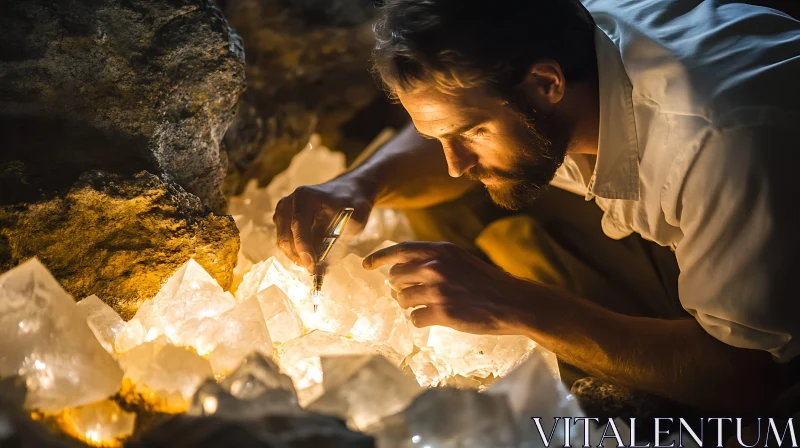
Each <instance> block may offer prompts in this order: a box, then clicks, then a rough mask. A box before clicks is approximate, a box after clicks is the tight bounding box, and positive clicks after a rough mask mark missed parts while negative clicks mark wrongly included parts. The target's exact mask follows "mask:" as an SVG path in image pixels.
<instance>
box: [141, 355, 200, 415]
mask: <svg viewBox="0 0 800 448" xmlns="http://www.w3.org/2000/svg"><path fill="white" fill-rule="evenodd" d="M212 376H213V374H212V372H211V366H210V365H209V363H208V361H206V360H205V359H203V358H201V357H200V356H199V355H197V354H196V353H192V352H191V351H189V350H187V349H185V348H183V347H175V346H174V345H166V346H164V347H162V348H161V349H158V350H157V351H156V353H155V356H154V357H153V358H152V360H151V361H150V362H149V363H147V367H146V368H145V369H144V371H143V372H142V375H141V378H140V379H139V382H140V383H141V384H142V385H144V386H146V387H147V388H148V389H150V390H152V391H154V392H155V393H157V394H158V395H159V396H161V397H163V398H165V399H166V401H167V402H168V403H169V407H170V408H173V409H181V408H183V409H185V408H186V407H187V406H188V403H189V402H190V400H191V398H192V395H194V392H195V390H197V387H198V386H199V385H200V384H201V383H202V382H203V380H205V379H206V378H209V377H212Z"/></svg>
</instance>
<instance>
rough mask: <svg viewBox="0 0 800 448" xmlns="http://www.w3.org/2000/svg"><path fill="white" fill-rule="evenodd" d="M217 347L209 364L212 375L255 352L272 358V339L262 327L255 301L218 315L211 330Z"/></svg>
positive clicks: (236, 363)
mask: <svg viewBox="0 0 800 448" xmlns="http://www.w3.org/2000/svg"><path fill="white" fill-rule="evenodd" d="M212 334H213V335H214V338H215V340H216V341H217V345H216V347H215V348H214V350H213V351H212V352H211V355H210V357H209V361H210V362H211V368H212V370H213V371H214V373H215V374H217V375H220V374H226V373H228V372H230V371H232V370H233V369H234V368H236V366H238V365H239V364H240V363H241V362H242V361H243V360H244V359H245V357H246V356H247V355H249V354H251V353H253V352H256V353H261V354H263V355H265V356H267V357H270V358H271V357H272V354H273V348H272V339H270V336H269V331H268V330H267V327H266V325H265V324H264V316H263V314H261V306H260V305H259V302H258V299H256V298H255V297H252V298H250V299H248V300H245V301H244V302H241V303H238V304H237V305H236V306H235V307H233V308H232V309H230V310H228V311H226V312H224V313H222V315H220V316H219V317H218V318H217V320H216V325H215V328H214V332H213V333H212Z"/></svg>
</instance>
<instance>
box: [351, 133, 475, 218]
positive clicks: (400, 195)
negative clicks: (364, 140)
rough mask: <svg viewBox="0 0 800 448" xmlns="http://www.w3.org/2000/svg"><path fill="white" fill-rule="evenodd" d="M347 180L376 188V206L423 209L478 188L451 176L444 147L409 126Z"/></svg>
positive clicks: (352, 172) (354, 171)
mask: <svg viewBox="0 0 800 448" xmlns="http://www.w3.org/2000/svg"><path fill="white" fill-rule="evenodd" d="M343 177H351V178H355V179H358V180H359V181H360V182H362V183H363V184H371V185H373V186H374V188H375V192H374V193H375V205H376V206H380V207H393V208H422V207H427V206H430V205H435V204H438V203H442V202H446V201H449V200H453V199H456V198H458V197H459V196H461V195H462V194H464V193H465V192H466V191H467V190H469V189H470V188H473V187H475V186H476V185H477V183H476V182H474V181H469V180H467V179H465V178H462V177H459V178H453V177H450V176H449V175H448V174H447V162H446V160H445V158H444V152H443V151H442V145H441V144H440V143H439V142H438V141H437V140H429V139H425V138H423V137H422V136H420V135H419V134H418V133H417V132H416V130H415V129H414V125H413V124H411V123H410V124H408V125H407V126H406V127H405V128H403V129H402V130H401V131H400V132H399V133H398V134H397V135H396V136H395V137H394V138H393V139H392V140H391V141H389V142H388V143H386V144H385V145H384V146H382V147H381V148H380V149H379V150H378V151H376V152H375V154H373V155H372V156H370V157H369V158H368V159H367V160H366V161H364V162H363V163H362V164H360V165H359V166H358V167H356V168H355V169H353V170H351V171H349V172H347V173H345V174H344V175H343Z"/></svg>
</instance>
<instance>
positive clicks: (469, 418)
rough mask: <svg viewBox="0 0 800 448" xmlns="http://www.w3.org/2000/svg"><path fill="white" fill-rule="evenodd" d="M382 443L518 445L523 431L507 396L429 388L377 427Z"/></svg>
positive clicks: (477, 446)
mask: <svg viewBox="0 0 800 448" xmlns="http://www.w3.org/2000/svg"><path fill="white" fill-rule="evenodd" d="M372 431H378V433H377V434H376V435H377V437H378V439H379V446H421V447H423V446H430V447H434V446H435V447H447V448H450V447H453V448H455V447H459V448H461V447H463V448H483V447H493V448H517V447H518V446H520V445H519V430H518V428H517V425H516V422H515V421H514V420H513V418H512V416H511V410H510V408H509V405H508V401H507V400H506V398H505V396H495V395H486V394H482V393H479V392H477V391H474V390H459V389H451V388H433V389H428V390H426V391H425V392H423V393H422V394H421V395H419V396H418V397H417V398H416V399H414V401H413V402H412V403H411V405H409V406H408V408H406V409H405V410H404V411H403V412H402V413H401V414H399V415H397V416H392V417H389V418H387V419H386V421H385V423H384V425H383V428H376V429H373V430H372Z"/></svg>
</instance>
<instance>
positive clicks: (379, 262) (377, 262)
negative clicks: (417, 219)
mask: <svg viewBox="0 0 800 448" xmlns="http://www.w3.org/2000/svg"><path fill="white" fill-rule="evenodd" d="M438 247H439V244H438V243H430V242H427V241H406V242H404V243H398V244H395V245H394V246H389V247H387V248H384V249H380V250H378V251H376V252H373V253H371V254H370V255H367V257H366V258H364V261H363V263H362V264H363V266H364V269H369V270H372V269H377V268H379V267H381V266H383V265H386V264H397V263H408V262H410V261H422V260H427V259H429V258H431V257H433V256H434V255H436V253H437V252H438Z"/></svg>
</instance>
